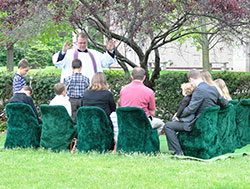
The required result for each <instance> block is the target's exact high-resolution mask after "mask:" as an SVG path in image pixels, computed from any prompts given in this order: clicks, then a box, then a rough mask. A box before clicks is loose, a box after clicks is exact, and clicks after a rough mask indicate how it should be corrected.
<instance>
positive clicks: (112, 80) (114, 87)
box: [104, 70, 129, 101]
mask: <svg viewBox="0 0 250 189" xmlns="http://www.w3.org/2000/svg"><path fill="white" fill-rule="evenodd" d="M104 73H105V75H106V78H107V81H108V84H109V86H110V91H111V93H112V94H113V95H114V98H115V101H117V100H119V98H120V91H121V88H122V87H123V86H124V85H126V84H128V83H129V81H128V80H127V79H126V77H125V73H124V71H117V70H106V71H104Z"/></svg>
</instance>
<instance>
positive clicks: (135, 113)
mask: <svg viewBox="0 0 250 189" xmlns="http://www.w3.org/2000/svg"><path fill="white" fill-rule="evenodd" d="M116 113H117V119H118V128H119V129H118V141H117V148H116V149H117V151H124V152H143V153H156V152H158V151H159V148H160V145H159V137H158V134H157V130H156V129H152V126H151V123H150V121H149V119H148V117H147V115H146V113H145V111H144V110H143V109H142V108H137V107H119V108H117V109H116Z"/></svg>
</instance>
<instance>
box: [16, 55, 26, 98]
mask: <svg viewBox="0 0 250 189" xmlns="http://www.w3.org/2000/svg"><path fill="white" fill-rule="evenodd" d="M29 69H30V65H29V63H28V61H27V60H25V59H22V60H20V62H19V63H18V70H17V73H15V76H14V79H13V93H16V92H18V91H20V90H21V89H22V88H23V87H24V86H25V85H26V82H25V78H24V76H25V75H26V74H27V73H28V71H29Z"/></svg>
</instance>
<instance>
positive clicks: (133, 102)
mask: <svg viewBox="0 0 250 189" xmlns="http://www.w3.org/2000/svg"><path fill="white" fill-rule="evenodd" d="M145 78H146V76H145V70H144V69H143V68H141V67H135V68H134V69H133V72H132V82H131V83H129V84H128V85H126V86H124V87H123V88H122V90H121V91H120V104H121V107H139V108H142V109H143V110H144V111H145V113H146V114H147V116H148V118H149V120H150V121H151V125H152V128H157V131H158V135H160V134H161V132H162V128H163V126H164V123H163V121H162V120H160V119H159V118H155V117H154V116H155V95H154V91H153V90H152V89H150V88H148V87H146V86H145V85H144V84H143V81H144V80H145Z"/></svg>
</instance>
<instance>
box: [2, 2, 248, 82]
mask: <svg viewBox="0 0 250 189" xmlns="http://www.w3.org/2000/svg"><path fill="white" fill-rule="evenodd" d="M6 10H8V11H7V12H8V14H6V15H5V16H4V17H2V19H1V22H2V27H5V26H6V25H7V26H6V29H5V30H4V29H3V30H2V31H5V33H6V35H7V36H11V35H12V34H13V35H14V36H15V37H16V38H17V36H19V34H20V33H21V34H22V35H24V33H26V32H24V31H25V30H23V29H24V28H25V26H26V25H27V23H33V21H34V23H35V24H30V25H32V26H35V27H33V28H32V30H29V31H32V33H35V32H36V31H37V30H38V29H39V28H37V25H39V26H41V25H42V26H44V27H45V28H46V23H45V22H44V21H46V20H47V19H52V21H53V22H54V23H55V24H56V25H57V24H60V23H65V22H67V23H70V24H71V26H72V27H73V28H74V29H81V30H85V31H86V33H89V32H88V31H90V28H93V29H95V30H96V31H98V32H99V33H101V34H102V35H103V36H105V37H106V38H107V39H115V40H116V41H117V43H116V45H117V47H118V48H117V49H116V55H117V58H118V62H119V64H120V65H121V67H122V68H123V69H124V70H125V72H126V73H127V75H129V72H128V66H131V67H135V66H136V64H135V62H134V61H132V60H131V59H130V58H129V57H127V56H126V55H125V54H124V53H123V52H122V51H119V46H120V45H122V44H125V45H126V46H128V47H129V48H130V49H131V50H132V51H133V52H134V53H135V54H136V55H137V57H138V60H139V63H140V66H141V67H143V68H144V69H145V70H146V72H147V80H146V84H147V85H148V86H150V87H153V86H154V80H155V79H156V78H157V77H158V76H159V73H160V70H161V69H160V54H159V48H160V47H162V46H163V45H165V44H167V43H170V42H172V41H175V40H177V39H180V38H182V37H184V36H188V35H191V34H194V33H198V34H209V35H210V34H214V33H216V32H218V31H224V32H226V31H230V32H231V33H234V34H237V35H241V34H242V33H241V32H244V31H245V30H246V28H247V26H249V18H250V17H249V0H185V1H184V0H175V1H173V0H144V1H142V0H56V1H52V0H44V1H42V0H40V1H35V0H4V1H1V3H0V11H2V12H3V13H6ZM201 17H203V18H206V23H205V25H209V26H210V27H212V28H213V29H212V30H209V31H208V30H202V27H204V24H197V23H199V19H200V18H201ZM41 23H42V24H41ZM9 28H11V30H9ZM14 31H15V32H14ZM18 31H19V32H20V33H18ZM91 31H93V30H91ZM8 39H9V38H6V39H5V40H3V41H8ZM89 41H90V43H91V44H92V45H93V46H95V47H96V48H98V49H100V50H105V45H104V44H101V43H98V42H97V41H96V40H94V39H93V38H92V35H89ZM143 43H144V44H146V45H143ZM149 56H154V59H155V62H154V70H153V73H152V76H151V78H149V74H148V61H149Z"/></svg>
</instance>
